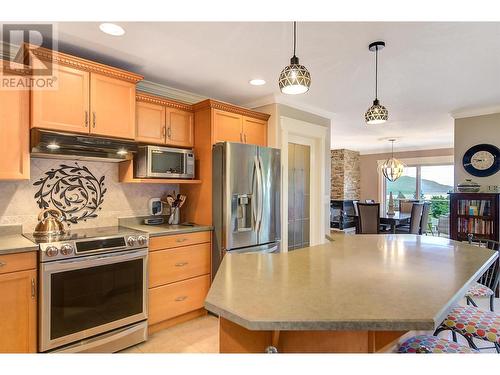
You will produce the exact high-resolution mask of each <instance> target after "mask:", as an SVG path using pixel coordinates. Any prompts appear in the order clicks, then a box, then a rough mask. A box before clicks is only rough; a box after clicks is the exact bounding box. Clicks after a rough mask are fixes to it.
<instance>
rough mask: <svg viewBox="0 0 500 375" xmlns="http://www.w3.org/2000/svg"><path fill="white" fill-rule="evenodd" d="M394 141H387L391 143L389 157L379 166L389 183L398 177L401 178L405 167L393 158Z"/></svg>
mask: <svg viewBox="0 0 500 375" xmlns="http://www.w3.org/2000/svg"><path fill="white" fill-rule="evenodd" d="M395 141H396V140H395V139H389V142H391V157H390V158H389V159H387V160H386V161H385V162H384V164H382V166H381V169H382V173H383V174H384V177H385V178H387V180H389V181H391V182H394V181H396V180H397V179H398V178H399V177H401V176H402V175H403V171H404V168H405V165H404V164H403V163H402V162H401V161H399V160H398V159H395V158H394V142H395Z"/></svg>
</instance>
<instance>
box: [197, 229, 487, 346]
mask: <svg viewBox="0 0 500 375" xmlns="http://www.w3.org/2000/svg"><path fill="white" fill-rule="evenodd" d="M496 257H497V253H496V252H494V251H491V250H488V249H484V248H478V247H473V246H471V245H468V244H464V243H460V242H456V241H452V240H449V239H445V238H438V237H431V236H416V235H352V236H338V237H336V238H335V242H331V243H327V244H323V245H319V246H314V247H308V248H304V249H299V250H295V251H291V252H288V253H281V254H234V255H229V256H226V257H224V260H223V262H222V264H221V267H220V269H219V271H218V272H217V275H216V277H215V280H214V282H213V284H212V286H211V288H210V291H209V293H208V296H207V298H206V301H205V307H206V308H207V309H208V310H209V311H212V312H214V313H216V314H218V315H220V316H221V318H224V319H227V320H228V321H230V322H232V323H235V324H236V325H238V326H241V327H244V328H245V329H247V330H253V331H255V330H257V331H259V330H275V331H278V330H288V331H296V330H316V331H321V330H325V331H330V330H332V331H335V330H350V331H359V330H369V331H382V330H385V331H395V330H433V329H435V328H436V327H437V326H438V325H439V324H440V322H441V321H442V320H443V319H444V318H445V316H446V314H447V313H448V311H449V310H450V308H451V307H452V306H453V305H454V304H455V303H457V302H458V301H459V300H460V299H461V298H463V296H464V294H465V293H466V291H467V289H468V288H469V286H470V285H471V283H472V282H474V281H475V280H477V279H478V277H479V276H480V275H481V273H483V272H484V271H485V270H486V269H487V268H488V267H489V266H490V265H491V264H492V263H493V262H494V260H495V259H496ZM235 337H236V336H235Z"/></svg>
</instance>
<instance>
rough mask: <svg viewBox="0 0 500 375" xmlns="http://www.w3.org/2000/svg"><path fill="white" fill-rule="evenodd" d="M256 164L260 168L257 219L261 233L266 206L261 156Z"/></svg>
mask: <svg viewBox="0 0 500 375" xmlns="http://www.w3.org/2000/svg"><path fill="white" fill-rule="evenodd" d="M256 164H257V165H258V166H259V168H258V171H257V185H258V188H257V190H258V192H259V194H258V196H257V205H258V206H257V218H258V229H257V230H258V231H260V226H261V224H262V211H263V206H264V197H263V192H264V188H263V186H262V180H263V178H264V177H263V172H262V159H261V158H260V156H256Z"/></svg>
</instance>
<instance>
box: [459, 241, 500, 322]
mask: <svg viewBox="0 0 500 375" xmlns="http://www.w3.org/2000/svg"><path fill="white" fill-rule="evenodd" d="M467 242H468V243H469V244H471V245H475V246H478V247H485V248H488V249H490V250H495V251H499V250H500V242H497V241H493V240H480V239H478V240H474V237H473V236H472V235H469V239H468V241H467ZM499 282H500V258H497V259H496V260H495V262H494V263H493V264H492V265H491V266H490V267H489V268H488V269H487V270H486V272H485V273H483V275H482V276H481V277H480V278H479V280H477V281H476V282H475V283H474V284H473V285H472V287H471V288H470V289H469V290H468V291H467V293H466V294H465V299H466V302H467V305H472V306H474V307H477V304H476V302H475V301H474V298H477V297H488V298H489V299H490V311H492V312H493V311H495V306H494V302H495V290H496V289H497V288H498V284H499Z"/></svg>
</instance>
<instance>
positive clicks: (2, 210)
mask: <svg viewBox="0 0 500 375" xmlns="http://www.w3.org/2000/svg"><path fill="white" fill-rule="evenodd" d="M61 164H65V165H75V162H74V161H70V160H57V159H40V158H32V159H31V180H30V181H27V180H26V181H1V182H0V225H22V227H23V232H32V231H33V229H34V228H35V225H36V223H37V217H38V213H39V212H40V211H41V209H40V208H39V207H38V204H37V198H35V195H36V193H37V192H38V191H39V190H40V186H34V185H33V183H35V182H36V181H39V180H40V179H41V178H45V177H46V172H47V171H50V170H51V169H54V170H57V169H58V168H60V165H61ZM78 164H79V165H80V166H85V167H87V168H88V170H89V171H90V172H91V173H92V174H93V175H94V176H95V177H96V178H97V179H99V178H100V177H101V176H105V178H104V187H105V188H106V192H105V195H104V197H103V202H102V204H101V206H100V207H101V209H99V210H98V211H97V212H96V213H97V217H92V218H88V219H87V220H86V221H79V222H78V223H76V224H71V229H77V228H92V227H100V226H110V225H118V218H119V217H129V216H145V215H148V201H149V199H150V198H153V197H161V196H162V195H163V194H165V193H171V192H172V191H173V190H175V191H179V186H178V185H176V184H172V185H167V184H165V185H163V184H123V183H120V182H118V164H117V163H102V162H91V161H78ZM50 207H53V205H52V204H51V205H50Z"/></svg>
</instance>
